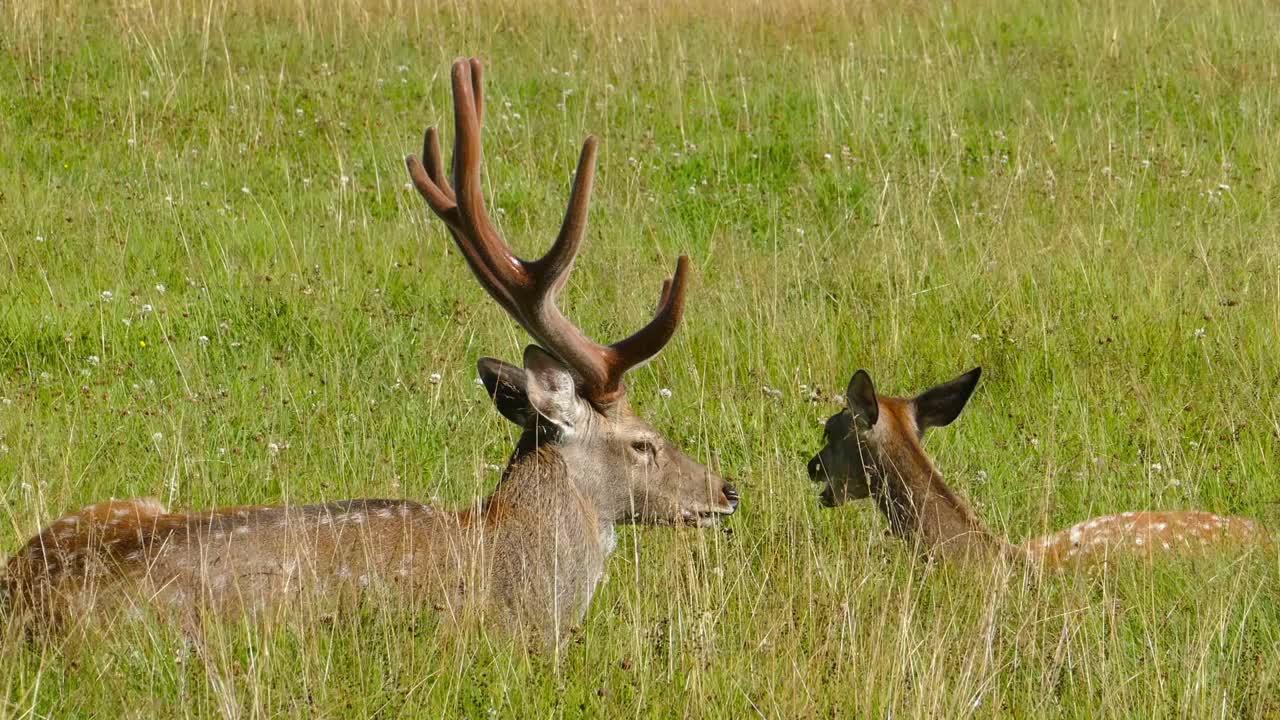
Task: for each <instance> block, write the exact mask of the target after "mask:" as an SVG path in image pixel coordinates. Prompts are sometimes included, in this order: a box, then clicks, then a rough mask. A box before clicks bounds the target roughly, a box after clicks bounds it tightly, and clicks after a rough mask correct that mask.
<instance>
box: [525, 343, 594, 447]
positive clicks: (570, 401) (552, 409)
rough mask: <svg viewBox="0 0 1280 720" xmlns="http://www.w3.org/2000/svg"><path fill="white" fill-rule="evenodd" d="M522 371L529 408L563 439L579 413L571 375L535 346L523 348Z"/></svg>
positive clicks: (560, 363) (579, 408)
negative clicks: (523, 371)
mask: <svg viewBox="0 0 1280 720" xmlns="http://www.w3.org/2000/svg"><path fill="white" fill-rule="evenodd" d="M524 370H525V381H526V385H525V387H526V392H527V395H528V397H529V407H530V408H531V409H532V410H533V411H534V412H536V413H537V414H538V419H539V420H543V421H546V422H547V423H550V424H551V425H552V426H553V427H554V428H555V429H556V431H557V432H558V433H560V434H561V435H562V436H563V435H565V434H569V433H572V432H573V429H574V427H576V426H577V424H578V419H579V417H580V414H581V411H582V400H580V399H578V389H577V386H576V385H575V384H574V380H573V372H572V371H570V370H569V367H568V366H567V365H565V364H564V363H562V362H560V361H559V360H558V359H556V358H555V356H553V355H551V354H550V353H548V352H547V351H546V350H543V349H542V348H540V347H538V346H537V345H530V346H529V347H526V348H525V349H524Z"/></svg>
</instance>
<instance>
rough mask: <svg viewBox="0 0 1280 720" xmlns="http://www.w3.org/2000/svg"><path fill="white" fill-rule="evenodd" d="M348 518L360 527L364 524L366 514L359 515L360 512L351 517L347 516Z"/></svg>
mask: <svg viewBox="0 0 1280 720" xmlns="http://www.w3.org/2000/svg"><path fill="white" fill-rule="evenodd" d="M347 518H348V519H349V520H351V522H353V523H356V524H357V525H358V524H360V523H362V522H364V513H358V512H356V513H351V514H350V515H348V516H347Z"/></svg>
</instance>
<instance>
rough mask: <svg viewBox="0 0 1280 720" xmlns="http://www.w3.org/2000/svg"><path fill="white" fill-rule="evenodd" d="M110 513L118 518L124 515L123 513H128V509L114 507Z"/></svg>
mask: <svg viewBox="0 0 1280 720" xmlns="http://www.w3.org/2000/svg"><path fill="white" fill-rule="evenodd" d="M111 514H112V515H114V516H116V517H118V518H121V517H124V516H125V515H128V514H129V511H128V510H125V509H124V508H116V509H115V510H113V511H112V512H111Z"/></svg>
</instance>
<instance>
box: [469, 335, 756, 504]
mask: <svg viewBox="0 0 1280 720" xmlns="http://www.w3.org/2000/svg"><path fill="white" fill-rule="evenodd" d="M480 376H481V378H482V379H483V380H484V383H485V386H486V387H487V388H488V390H489V394H490V396H491V397H493V399H494V402H495V404H496V405H497V406H498V409H499V411H501V412H502V414H503V415H505V416H506V417H507V418H508V419H510V420H511V421H512V422H516V423H518V424H519V425H520V426H521V427H523V428H524V431H525V436H524V438H522V440H521V443H522V444H524V445H528V444H531V443H537V444H543V445H550V446H553V447H555V448H556V450H557V451H558V452H559V453H560V455H561V457H563V458H564V461H565V466H566V468H567V469H568V472H569V474H570V475H571V476H572V479H573V481H574V483H575V484H576V485H577V486H578V488H579V489H580V490H581V491H582V492H583V494H584V495H585V496H587V497H588V498H589V499H590V500H591V501H592V503H593V504H594V505H595V507H596V510H597V511H598V512H600V513H601V515H602V519H606V520H610V521H613V522H639V523H647V524H693V525H700V526H707V525H711V524H713V523H714V522H715V521H716V519H717V518H718V517H720V516H724V515H731V514H733V512H734V510H736V509H737V507H738V491H737V489H736V488H734V486H733V485H732V484H730V483H729V482H728V481H726V480H725V479H724V478H722V477H720V476H719V475H718V474H716V473H714V472H712V471H711V470H710V469H708V468H707V467H706V466H704V465H702V464H701V463H699V462H697V461H695V460H694V459H693V458H691V457H689V456H688V455H686V454H685V453H684V452H683V451H682V450H681V449H680V448H679V447H676V445H675V444H673V443H672V442H671V441H670V440H668V439H667V438H666V437H665V436H663V435H662V434H661V433H660V432H658V431H657V429H655V428H654V427H653V426H652V425H650V424H649V423H648V422H647V421H645V420H644V419H643V418H641V417H639V416H638V415H636V414H635V413H634V412H632V411H631V409H630V407H629V406H628V405H627V402H626V398H625V396H623V397H622V398H620V399H618V400H617V401H615V402H612V403H610V404H609V405H607V406H604V407H598V406H597V405H595V404H593V403H591V402H590V401H588V400H586V399H585V398H583V397H582V396H581V395H579V393H578V389H577V386H576V383H575V381H574V378H573V375H572V373H571V372H570V371H569V369H568V368H567V367H566V366H565V365H564V364H562V363H561V362H560V361H559V360H557V359H555V358H554V357H552V356H550V355H548V354H547V353H546V352H544V351H542V350H541V349H540V348H538V347H537V346H530V347H529V349H527V350H526V351H525V367H524V368H517V367H515V366H514V365H508V364H506V363H502V362H501V361H497V360H490V359H485V360H482V361H481V363H480Z"/></svg>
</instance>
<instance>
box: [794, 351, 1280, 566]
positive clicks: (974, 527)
mask: <svg viewBox="0 0 1280 720" xmlns="http://www.w3.org/2000/svg"><path fill="white" fill-rule="evenodd" d="M978 373H979V371H977V370H975V371H972V372H971V373H968V374H966V375H964V376H961V377H960V378H957V379H956V380H953V381H952V382H951V383H947V384H946V385H944V386H939V388H938V389H940V390H943V391H944V392H941V393H936V394H934V395H933V397H931V398H930V397H929V394H930V393H934V392H935V391H933V390H931V391H929V393H925V394H922V395H920V396H917V397H916V398H896V397H879V396H875V395H874V393H873V391H871V390H870V379H869V378H866V381H865V383H858V376H857V375H855V381H851V382H850V392H849V398H850V407H848V408H846V409H845V410H843V411H842V412H840V413H837V414H836V415H834V416H832V417H831V418H830V419H829V420H828V421H827V444H826V446H825V447H823V448H822V450H821V451H820V452H819V453H818V454H817V455H816V456H814V458H813V459H812V460H811V461H810V462H809V472H810V476H811V477H812V478H813V479H814V480H816V481H819V482H824V483H825V484H826V486H825V488H824V489H823V492H822V496H821V499H822V502H823V504H824V505H827V506H836V505H841V504H843V503H845V502H847V501H848V500H851V499H858V498H862V497H867V496H870V497H871V498H873V499H874V500H875V503H876V506H877V507H878V508H879V509H880V512H881V513H883V514H884V516H885V517H886V518H887V519H888V521H889V527H890V528H891V530H892V531H893V532H894V534H896V535H898V536H899V537H902V538H904V539H906V540H909V541H912V542H915V543H917V544H918V545H919V546H920V547H921V548H922V549H923V550H925V551H926V552H928V553H929V554H932V555H939V556H943V557H948V558H962V559H968V560H973V559H981V560H990V559H994V558H997V557H1010V558H1020V559H1024V560H1027V561H1029V562H1030V563H1031V564H1032V565H1033V566H1035V567H1036V568H1040V569H1047V570H1056V569H1061V568H1065V567H1081V566H1087V565H1091V564H1095V563H1099V562H1105V561H1107V560H1109V559H1112V558H1116V557H1120V556H1135V555H1136V556H1139V557H1144V558H1155V557H1160V556H1165V555H1177V554H1185V553H1188V552H1200V551H1203V550H1205V549H1209V548H1214V547H1223V546H1234V547H1245V546H1249V545H1256V544H1259V543H1268V542H1269V541H1270V537H1269V535H1268V533H1267V531H1266V529H1265V528H1263V527H1262V526H1261V525H1259V524H1258V523H1257V522H1255V521H1253V520H1249V519H1247V518H1241V517H1227V516H1220V515H1214V514H1212V513H1207V512H1202V511H1186V512H1126V513H1121V514H1119V515H1108V516H1103V517H1098V518H1093V519H1091V520H1087V521H1085V522H1082V523H1079V524H1077V525H1075V526H1072V527H1070V528H1067V529H1066V530H1062V531H1060V532H1056V533H1052V534H1050V535H1047V536H1045V537H1042V538H1039V539H1036V540H1031V541H1028V542H1025V543H1022V544H1021V545H1016V546H1015V545H1010V544H1009V543H1008V542H1007V541H1006V540H1004V539H1003V538H1001V537H999V536H997V535H995V534H993V533H992V532H990V531H989V530H988V529H987V528H986V527H985V526H984V525H983V524H982V523H981V521H979V520H978V518H977V516H976V515H974V513H973V511H972V510H971V509H970V508H969V506H968V505H967V504H966V503H965V502H964V501H963V500H962V499H960V497H958V496H957V495H956V494H955V493H954V492H953V491H952V490H951V488H950V487H948V486H947V484H946V483H945V482H944V481H943V478H942V474H941V473H940V472H938V470H937V468H935V467H934V465H933V462H932V461H931V460H930V459H929V456H928V455H927V454H926V453H925V450H924V447H923V445H922V443H921V440H922V438H923V436H924V431H925V430H926V429H927V428H925V427H921V420H920V418H921V417H922V416H926V417H929V416H931V411H932V417H935V418H936V417H943V416H945V417H943V419H942V421H940V422H938V423H937V424H941V425H945V424H948V423H950V422H951V421H952V420H953V419H954V418H955V417H956V416H957V415H958V414H959V412H960V410H961V408H963V406H964V404H965V402H967V400H968V397H969V393H971V392H972V391H973V388H974V387H975V386H976V384H977V378H978ZM861 374H862V373H860V375H861ZM860 389H861V390H862V391H863V392H862V393H859V392H858V391H859V390H860ZM936 390H937V389H936ZM859 398H863V400H859ZM939 398H942V399H939ZM868 400H874V403H875V411H876V412H875V415H876V417H875V422H874V423H867V422H865V421H864V420H863V419H862V418H864V417H869V416H870V415H871V414H872V413H871V411H870V410H868V409H867V408H862V407H860V405H862V404H865V402H867V401H868ZM930 402H931V403H933V404H934V405H936V407H930V408H922V407H921V404H922V403H930Z"/></svg>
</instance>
